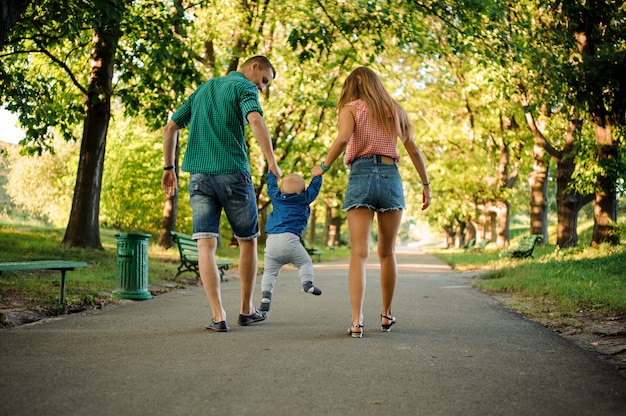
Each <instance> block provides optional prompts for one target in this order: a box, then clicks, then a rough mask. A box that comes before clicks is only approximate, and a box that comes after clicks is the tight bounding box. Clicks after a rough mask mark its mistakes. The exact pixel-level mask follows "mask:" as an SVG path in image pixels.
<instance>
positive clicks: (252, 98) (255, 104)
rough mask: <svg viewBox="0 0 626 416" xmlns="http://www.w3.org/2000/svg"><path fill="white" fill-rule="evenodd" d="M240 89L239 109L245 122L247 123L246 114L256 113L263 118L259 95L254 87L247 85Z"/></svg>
mask: <svg viewBox="0 0 626 416" xmlns="http://www.w3.org/2000/svg"><path fill="white" fill-rule="evenodd" d="M249 84H250V85H246V86H245V87H244V88H242V91H241V94H240V96H239V108H240V109H241V115H242V116H243V119H244V120H245V122H246V123H247V122H248V114H250V113H253V112H255V111H256V112H257V113H259V114H261V116H263V109H262V108H261V104H260V103H259V94H258V91H257V87H256V85H254V84H252V83H249Z"/></svg>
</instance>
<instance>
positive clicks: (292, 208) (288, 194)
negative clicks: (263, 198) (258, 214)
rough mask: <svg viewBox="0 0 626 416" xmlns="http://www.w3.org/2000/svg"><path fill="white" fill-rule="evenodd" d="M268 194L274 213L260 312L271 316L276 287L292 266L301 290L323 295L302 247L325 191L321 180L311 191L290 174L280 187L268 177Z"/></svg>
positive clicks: (270, 220) (267, 226)
mask: <svg viewBox="0 0 626 416" xmlns="http://www.w3.org/2000/svg"><path fill="white" fill-rule="evenodd" d="M266 178H267V190H268V194H269V197H270V199H271V200H272V207H273V209H272V212H271V213H270V216H269V218H268V220H267V223H266V224H265V232H266V233H267V234H268V237H267V241H266V243H265V256H264V262H265V265H264V269H263V278H262V280H261V297H262V299H261V306H260V307H259V310H261V311H263V312H269V310H270V303H271V301H272V293H273V292H274V285H275V284H276V281H277V280H278V275H279V273H280V270H281V268H282V267H283V266H284V265H285V264H289V263H291V264H293V265H294V266H296V267H297V268H298V272H299V276H300V282H301V283H302V290H304V291H305V292H306V293H311V294H313V295H317V296H319V295H321V294H322V291H321V290H320V289H319V288H318V287H315V286H314V285H313V261H312V260H311V257H310V256H309V253H307V251H306V249H305V248H304V246H303V245H302V241H301V240H302V232H303V231H304V229H305V228H306V226H307V224H308V222H309V217H310V216H311V209H310V208H309V205H310V204H311V202H313V201H315V198H317V195H318V194H319V192H320V188H321V187H322V177H321V176H317V177H315V178H313V179H312V180H311V183H310V184H309V187H308V188H306V184H305V182H304V179H303V178H302V176H300V175H299V174H297V173H291V174H289V175H286V176H283V178H282V181H281V187H280V189H279V188H278V181H277V179H276V176H274V174H273V173H272V172H270V173H268V174H267V177H266Z"/></svg>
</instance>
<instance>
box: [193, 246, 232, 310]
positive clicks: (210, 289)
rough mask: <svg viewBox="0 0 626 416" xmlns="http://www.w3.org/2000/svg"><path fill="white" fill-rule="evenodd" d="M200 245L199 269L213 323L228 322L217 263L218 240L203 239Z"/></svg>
mask: <svg viewBox="0 0 626 416" xmlns="http://www.w3.org/2000/svg"><path fill="white" fill-rule="evenodd" d="M197 243H198V269H199V270H200V280H202V286H203V287H204V292H205V293H206V297H207V299H208V301H209V306H210V307H211V312H212V313H213V321H215V322H220V321H225V320H226V311H224V308H223V307H222V294H221V291H220V274H219V270H218V268H217V263H216V262H215V250H216V249H217V238H201V239H199V240H198V241H197Z"/></svg>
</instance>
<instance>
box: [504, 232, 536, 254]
mask: <svg viewBox="0 0 626 416" xmlns="http://www.w3.org/2000/svg"><path fill="white" fill-rule="evenodd" d="M542 239H543V236H542V235H540V234H531V235H525V236H523V237H522V238H521V239H520V240H519V242H518V243H517V246H516V247H514V248H510V249H506V250H502V251H501V252H500V256H508V257H512V258H514V259H526V258H529V257H530V258H534V257H533V251H534V250H535V246H536V245H537V243H538V242H539V241H541V240H542Z"/></svg>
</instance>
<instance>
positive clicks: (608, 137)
mask: <svg viewBox="0 0 626 416" xmlns="http://www.w3.org/2000/svg"><path fill="white" fill-rule="evenodd" d="M594 131H595V135H596V146H597V152H598V165H599V166H602V167H606V168H605V169H603V170H604V172H606V174H605V175H604V176H601V177H599V178H598V186H597V188H596V195H595V203H594V209H593V219H594V223H593V236H592V238H591V245H592V246H594V247H595V246H598V245H599V244H600V243H604V242H606V243H609V244H614V245H617V244H619V241H620V240H619V234H618V233H617V232H616V230H615V222H616V221H617V191H616V189H615V187H616V185H615V184H616V183H617V179H618V178H617V175H616V172H617V169H615V164H616V161H617V159H618V157H617V156H618V152H617V147H616V145H615V142H614V140H613V137H612V134H611V123H610V121H609V120H608V119H605V120H604V122H603V123H596V124H595V126H594Z"/></svg>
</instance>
